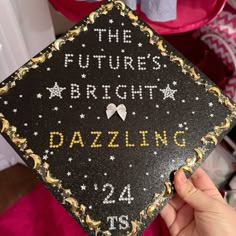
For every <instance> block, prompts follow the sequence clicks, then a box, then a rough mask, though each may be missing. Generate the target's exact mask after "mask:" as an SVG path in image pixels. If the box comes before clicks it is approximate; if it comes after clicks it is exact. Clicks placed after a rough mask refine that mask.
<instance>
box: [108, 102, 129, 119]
mask: <svg viewBox="0 0 236 236" xmlns="http://www.w3.org/2000/svg"><path fill="white" fill-rule="evenodd" d="M116 112H117V113H118V114H119V116H120V117H121V119H122V120H123V121H125V118H126V116H127V112H126V107H125V105H124V104H120V105H119V106H116V105H115V104H114V103H110V104H108V106H107V110H106V114H107V119H110V118H111V117H112V116H113V115H114V114H115V113H116Z"/></svg>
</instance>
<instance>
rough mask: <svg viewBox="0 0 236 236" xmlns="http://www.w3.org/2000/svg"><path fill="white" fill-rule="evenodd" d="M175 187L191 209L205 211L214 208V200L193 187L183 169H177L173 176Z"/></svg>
mask: <svg viewBox="0 0 236 236" xmlns="http://www.w3.org/2000/svg"><path fill="white" fill-rule="evenodd" d="M174 184H175V189H176V191H177V193H178V195H179V197H180V198H181V199H183V200H184V201H185V202H186V203H188V204H189V205H190V206H191V207H192V208H193V209H195V210H198V211H206V210H210V209H213V208H214V200H213V199H212V198H211V197H210V196H208V195H207V194H206V193H204V192H202V191H201V190H200V189H197V188H195V186H194V185H193V184H192V182H191V181H190V180H188V179H187V178H186V176H185V173H184V171H183V170H178V171H177V172H176V174H175V178H174Z"/></svg>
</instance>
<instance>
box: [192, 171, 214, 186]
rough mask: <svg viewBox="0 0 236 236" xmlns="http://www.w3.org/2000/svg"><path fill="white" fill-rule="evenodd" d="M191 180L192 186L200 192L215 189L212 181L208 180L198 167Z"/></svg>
mask: <svg viewBox="0 0 236 236" xmlns="http://www.w3.org/2000/svg"><path fill="white" fill-rule="evenodd" d="M191 180H192V182H193V184H194V186H195V187H196V188H198V189H200V190H205V189H215V190H217V189H216V187H215V184H214V183H213V182H212V180H211V179H210V178H209V176H208V175H207V173H206V172H205V171H204V170H203V169H202V168H201V167H199V168H198V169H197V170H196V171H195V172H194V173H193V175H192V176H191Z"/></svg>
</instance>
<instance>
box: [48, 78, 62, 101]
mask: <svg viewBox="0 0 236 236" xmlns="http://www.w3.org/2000/svg"><path fill="white" fill-rule="evenodd" d="M46 89H47V90H49V92H50V97H49V99H51V98H53V97H59V98H60V99H62V95H61V93H62V91H63V90H65V89H66V88H63V87H59V86H58V84H57V82H55V84H54V86H53V87H52V88H46Z"/></svg>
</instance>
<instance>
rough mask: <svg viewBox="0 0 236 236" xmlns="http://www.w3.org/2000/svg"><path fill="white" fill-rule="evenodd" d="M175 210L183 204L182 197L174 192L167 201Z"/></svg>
mask: <svg viewBox="0 0 236 236" xmlns="http://www.w3.org/2000/svg"><path fill="white" fill-rule="evenodd" d="M168 203H169V204H170V205H171V206H172V207H173V208H174V209H175V210H176V211H177V212H178V211H179V209H180V208H181V207H182V206H183V205H184V204H185V202H184V201H183V199H181V198H180V197H179V195H178V194H177V193H176V194H175V195H174V196H173V197H172V198H171V200H170V201H169V202H168Z"/></svg>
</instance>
